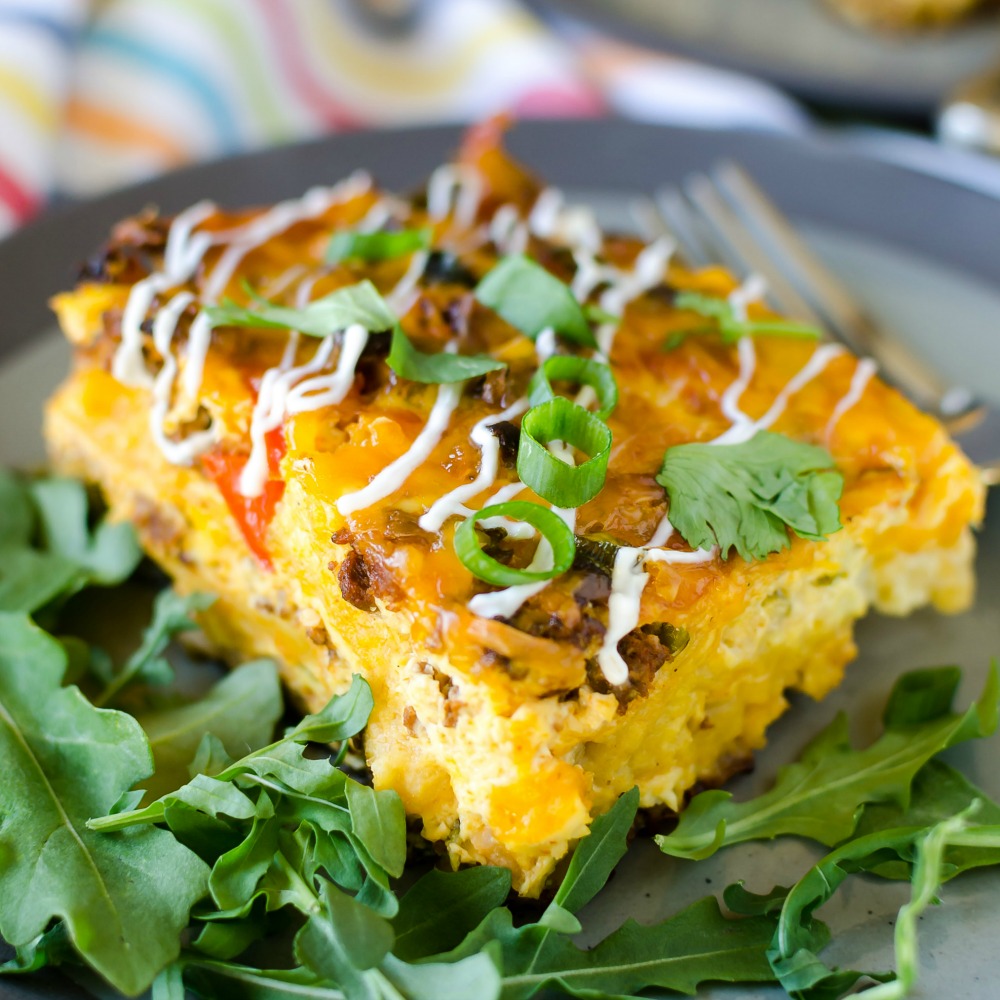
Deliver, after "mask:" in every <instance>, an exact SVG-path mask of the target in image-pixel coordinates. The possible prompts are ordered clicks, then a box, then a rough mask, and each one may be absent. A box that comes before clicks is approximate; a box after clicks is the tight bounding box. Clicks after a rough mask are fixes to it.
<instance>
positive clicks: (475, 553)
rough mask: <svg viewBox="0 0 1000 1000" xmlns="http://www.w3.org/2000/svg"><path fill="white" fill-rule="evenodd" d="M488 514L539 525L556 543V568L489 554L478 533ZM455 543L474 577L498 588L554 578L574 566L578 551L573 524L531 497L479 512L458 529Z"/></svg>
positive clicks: (550, 539)
mask: <svg viewBox="0 0 1000 1000" xmlns="http://www.w3.org/2000/svg"><path fill="white" fill-rule="evenodd" d="M487 517H509V518H513V519H514V520H515V521H525V522H527V523H528V524H530V525H531V526H532V527H533V528H537V529H538V531H539V532H540V533H541V534H542V536H543V537H544V538H545V540H546V541H547V542H548V543H549V545H550V546H552V569H550V570H529V569H514V568H513V567H512V566H505V565H504V564H503V563H502V562H498V561H497V560H496V559H494V558H493V557H492V556H488V555H487V554H486V553H485V552H484V551H483V550H482V548H481V547H480V545H479V537H478V536H477V535H476V522H477V521H481V520H482V519H483V518H487ZM454 544H455V554H456V555H457V556H458V558H459V559H460V560H461V561H462V565H463V566H465V568H466V569H467V570H468V571H469V572H470V573H472V575H473V576H477V577H479V579H480V580H485V581H486V582H487V583H492V584H494V585H496V586H497V587H515V586H517V585H518V584H521V583H538V582H541V581H542V580H551V579H552V578H553V577H556V576H560V575H561V574H563V573H565V572H566V570H568V569H569V568H570V566H572V565H573V557H574V555H575V554H576V539H574V537H573V531H572V529H571V528H570V527H569V525H568V524H566V522H565V521H564V520H563V519H562V518H561V517H560V516H559V515H558V514H555V513H553V512H552V511H551V510H549V508H548V507H543V506H542V505H541V504H537V503H531V502H530V501H528V500H510V501H508V502H507V503H498V504H494V505H493V506H492V507H484V508H483V509H482V510H480V511H476V513H475V514H473V515H472V516H471V517H467V518H466V519H465V520H464V521H463V522H462V523H461V524H460V525H459V526H458V528H457V529H456V530H455V542H454Z"/></svg>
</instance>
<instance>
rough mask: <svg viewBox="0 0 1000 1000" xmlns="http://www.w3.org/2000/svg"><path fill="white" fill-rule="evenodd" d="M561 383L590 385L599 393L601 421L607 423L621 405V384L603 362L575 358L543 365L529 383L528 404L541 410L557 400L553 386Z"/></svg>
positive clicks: (549, 360)
mask: <svg viewBox="0 0 1000 1000" xmlns="http://www.w3.org/2000/svg"><path fill="white" fill-rule="evenodd" d="M559 381H564V382H577V383H579V384H580V385H589V386H590V388H591V389H593V390H594V392H596V393H597V401H598V403H599V404H600V409H599V410H598V411H597V412H596V414H595V416H596V417H597V418H598V419H599V420H607V419H608V417H609V416H610V415H611V412H612V410H614V408H615V407H616V406H617V405H618V383H617V382H615V377H614V375H612V374H611V369H610V368H609V367H608V366H607V365H606V364H604V363H603V362H601V361H595V360H594V359H593V358H578V357H576V356H574V355H572V354H553V355H552V357H550V358H546V359H545V361H543V362H542V367H541V368H539V369H538V371H536V372H535V374H534V375H533V376H532V377H531V381H530V382H529V383H528V402H529V403H531V405H532V406H539V405H540V404H542V403H544V402H546V401H547V400H550V399H555V398H556V394H555V392H554V391H553V389H552V383H553V382H559Z"/></svg>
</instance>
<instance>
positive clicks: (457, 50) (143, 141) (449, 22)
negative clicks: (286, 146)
mask: <svg viewBox="0 0 1000 1000" xmlns="http://www.w3.org/2000/svg"><path fill="white" fill-rule="evenodd" d="M998 69H1000V9H998V8H997V7H996V6H995V5H994V4H993V3H992V2H990V0H0V234H4V233H7V232H10V231H11V230H12V229H14V228H16V227H17V226H19V225H22V224H23V223H25V222H26V221H27V220H29V219H30V218H32V217H33V216H35V215H37V214H38V213H39V212H41V211H44V209H45V207H46V206H47V205H49V204H51V203H53V201H56V202H58V201H60V200H64V199H66V198H67V197H68V198H81V197H86V196H89V195H93V194H97V193H99V192H103V191H106V190H109V189H111V188H114V187H117V186H121V185H124V184H128V183H131V182H133V181H137V180H141V179H145V178H148V177H150V176H153V175H155V174H157V173H161V172H163V171H167V170H171V169H173V168H175V167H178V166H180V165H182V164H184V163H189V162H193V161H199V160H206V159H209V158H215V157H220V156H225V155H229V154H233V153H237V152H240V151H242V150H248V149H254V148H260V147H262V146H268V145H276V144H279V143H287V142H292V141H295V140H297V139H305V138H310V137H316V136H320V135H325V134H329V133H333V132H340V131H344V130H354V129H363V128H379V127H384V126H398V125H419V124H427V123H440V122H455V121H472V120H476V119H479V118H482V117H485V116H487V115H489V114H491V113H494V112H496V111H500V110H508V111H511V112H513V113H514V115H515V116H518V117H553V116H556V117H564V116H575V117H579V116H602V115H619V116H625V117H632V118H636V119H641V120H645V121H661V122H669V123H678V124H687V125H691V124H693V125H700V126H704V127H707V128H713V127H724V126H725V127H732V126H737V127H746V128H753V129H768V130H775V131H784V132H795V131H806V130H810V129H815V128H822V127H827V126H830V125H836V126H837V127H838V128H841V129H844V128H848V129H853V130H856V131H857V132H858V133H859V135H860V136H861V138H862V139H863V140H864V141H866V142H868V143H869V144H870V145H876V146H878V147H879V148H880V149H882V150H883V151H887V155H893V156H897V157H899V158H903V159H910V160H915V161H918V162H919V163H921V164H932V163H939V162H940V163H945V164H946V165H947V168H948V169H959V167H957V166H956V164H958V163H959V161H958V160H955V159H954V158H950V159H949V158H945V160H943V161H939V160H937V159H935V155H934V154H935V147H934V146H933V145H932V142H933V143H939V144H940V143H946V144H949V145H952V146H954V145H959V146H964V147H966V148H968V149H973V150H980V151H989V150H991V149H997V148H1000V126H998V125H997V124H996V119H995V118H994V115H993V109H994V101H995V94H996V92H997V91H998V90H1000V86H998V84H997V82H996V74H997V71H998ZM960 169H961V171H963V172H964V174H965V175H966V177H967V179H971V180H972V181H973V182H975V183H979V184H982V185H985V186H994V189H995V190H1000V172H998V171H997V169H996V167H995V165H994V163H993V161H992V159H990V158H989V157H988V156H987V155H985V153H984V155H982V156H981V157H977V156H976V155H971V156H967V157H964V158H961V160H960Z"/></svg>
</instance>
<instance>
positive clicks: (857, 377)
mask: <svg viewBox="0 0 1000 1000" xmlns="http://www.w3.org/2000/svg"><path fill="white" fill-rule="evenodd" d="M877 372H878V365H877V364H876V363H875V362H874V361H872V359H871V358H862V359H861V360H860V361H859V362H858V364H857V367H856V368H855V369H854V374H853V375H852V376H851V384H850V386H849V387H848V389H847V393H846V394H845V395H844V397H843V399H841V400H840V402H838V403H837V405H836V406H835V407H834V408H833V413H831V414H830V419H829V420H828V421H827V422H826V429H825V430H824V431H823V440H824V441H825V442H826V443H827V444H828V445H829V443H830V438H831V437H832V436H833V432H834V430H836V427H837V424H838V423H840V419H841V417H843V416H844V414H845V413H847V411H848V410H851V409H853V408H854V407H855V406H856V405H857V404H858V403H860V402H861V397H862V396H863V395H864V394H865V389H867V388H868V383H869V382H870V381H871V380H872V378H873V377H874V375H875V374H876V373H877Z"/></svg>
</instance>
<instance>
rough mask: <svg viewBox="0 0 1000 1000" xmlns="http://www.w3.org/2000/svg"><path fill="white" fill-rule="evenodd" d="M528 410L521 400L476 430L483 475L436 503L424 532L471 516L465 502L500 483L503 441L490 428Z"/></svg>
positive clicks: (472, 435)
mask: <svg viewBox="0 0 1000 1000" xmlns="http://www.w3.org/2000/svg"><path fill="white" fill-rule="evenodd" d="M527 408H528V400H527V399H524V398H521V399H519V400H517V402H515V403H512V404H511V405H510V406H508V407H507V409H506V410H502V411H501V412H500V413H494V414H491V415H490V416H488V417H484V418H483V419H482V420H480V421H479V422H478V423H477V424H476V425H475V426H474V427H473V428H472V431H471V433H470V434H469V437H470V439H471V440H472V442H473V444H475V445H477V446H478V447H479V449H480V451H481V452H482V458H481V459H480V462H479V473H478V474H477V476H476V478H475V479H474V480H473V481H472V482H471V483H464V484H463V485H461V486H457V487H455V489H453V490H452V491H451V492H450V493H446V494H445V495H444V496H443V497H440V498H439V499H437V500H435V501H434V503H433V504H432V505H431V507H430V509H429V510H428V511H427V513H426V514H424V515H423V516H422V517H421V518H420V520H419V521H418V522H417V523H418V524H419V525H420V527H421V528H423V529H424V531H440V530H441V525H443V524H444V522H445V521H447V520H448V518H449V517H454V516H456V515H463V514H464V515H466V516H467V515H468V514H469V513H471V512H470V511H469V509H468V508H467V507H465V506H464V504H465V501H466V500H471V499H472V498H473V497H476V496H478V495H479V494H480V493H482V492H483V490H487V489H489V488H490V487H491V486H492V485H493V484H494V483H495V482H496V478H497V471H498V469H499V465H500V441H499V439H498V438H497V436H496V435H495V434H494V433H493V432H492V430H491V429H490V428H491V427H493V426H494V425H495V424H499V423H501V422H502V421H504V420H513V419H515V418H516V417H519V416H521V414H522V413H524V411H525V410H527ZM522 485H523V484H522Z"/></svg>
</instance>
